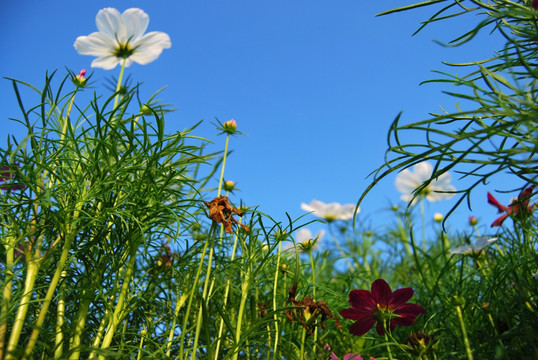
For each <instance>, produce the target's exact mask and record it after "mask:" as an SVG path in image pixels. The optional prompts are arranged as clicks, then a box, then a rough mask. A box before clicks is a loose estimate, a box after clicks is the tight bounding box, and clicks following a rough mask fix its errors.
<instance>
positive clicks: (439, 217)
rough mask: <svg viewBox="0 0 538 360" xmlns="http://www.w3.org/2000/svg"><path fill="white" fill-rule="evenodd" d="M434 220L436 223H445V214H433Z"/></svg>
mask: <svg viewBox="0 0 538 360" xmlns="http://www.w3.org/2000/svg"><path fill="white" fill-rule="evenodd" d="M433 220H434V221H435V222H441V221H443V214H441V213H435V214H433Z"/></svg>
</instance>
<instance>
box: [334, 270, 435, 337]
mask: <svg viewBox="0 0 538 360" xmlns="http://www.w3.org/2000/svg"><path fill="white" fill-rule="evenodd" d="M413 294H414V291H413V289H411V288H403V289H398V290H396V291H394V292H392V290H391V289H390V286H389V284H387V282H386V281H385V280H383V279H377V280H376V281H374V282H373V284H372V291H371V292H370V291H368V290H353V291H351V292H350V293H349V304H350V305H351V308H349V309H344V310H342V311H340V315H342V316H343V317H345V318H347V319H351V320H356V321H355V323H354V324H353V325H351V327H350V328H349V332H350V333H352V334H354V335H357V336H361V335H364V334H366V333H367V332H368V330H370V329H371V328H372V327H373V326H374V324H375V323H376V322H377V326H376V330H377V333H378V334H379V335H384V334H385V330H384V326H383V323H384V322H389V323H390V331H393V330H394V329H395V328H396V326H409V325H411V324H413V322H415V319H416V317H417V316H418V315H420V314H423V313H425V312H426V310H424V309H423V308H422V306H420V305H417V304H406V302H407V301H408V300H409V299H411V297H412V296H413Z"/></svg>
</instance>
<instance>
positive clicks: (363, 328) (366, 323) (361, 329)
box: [349, 317, 375, 336]
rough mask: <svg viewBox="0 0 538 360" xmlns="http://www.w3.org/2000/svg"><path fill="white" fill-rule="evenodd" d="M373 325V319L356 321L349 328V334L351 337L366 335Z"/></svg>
mask: <svg viewBox="0 0 538 360" xmlns="http://www.w3.org/2000/svg"><path fill="white" fill-rule="evenodd" d="M374 324H375V319H374V318H373V317H372V318H369V319H364V320H362V321H357V322H355V323H354V324H353V325H351V326H350V327H349V332H350V333H352V334H353V335H357V336H361V335H364V334H366V333H367V332H368V330H370V329H371V328H372V326H374Z"/></svg>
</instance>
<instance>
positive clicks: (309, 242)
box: [295, 228, 325, 251]
mask: <svg viewBox="0 0 538 360" xmlns="http://www.w3.org/2000/svg"><path fill="white" fill-rule="evenodd" d="M324 236H325V230H320V231H319V232H318V233H317V234H316V236H312V232H311V231H310V229H307V228H302V229H300V230H299V231H297V235H295V240H296V241H297V244H298V245H299V247H300V248H301V249H304V251H315V250H317V249H318V248H319V247H320V246H321V239H323V237H324Z"/></svg>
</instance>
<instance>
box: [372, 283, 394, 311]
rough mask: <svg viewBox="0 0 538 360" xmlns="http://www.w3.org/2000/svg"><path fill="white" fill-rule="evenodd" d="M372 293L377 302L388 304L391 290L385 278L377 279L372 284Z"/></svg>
mask: <svg viewBox="0 0 538 360" xmlns="http://www.w3.org/2000/svg"><path fill="white" fill-rule="evenodd" d="M372 295H373V296H374V300H375V302H376V303H377V304H380V305H388V303H389V300H390V296H391V295H392V290H391V289H390V286H389V284H387V282H386V281H385V280H383V279H377V280H376V281H374V282H373V284H372Z"/></svg>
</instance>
